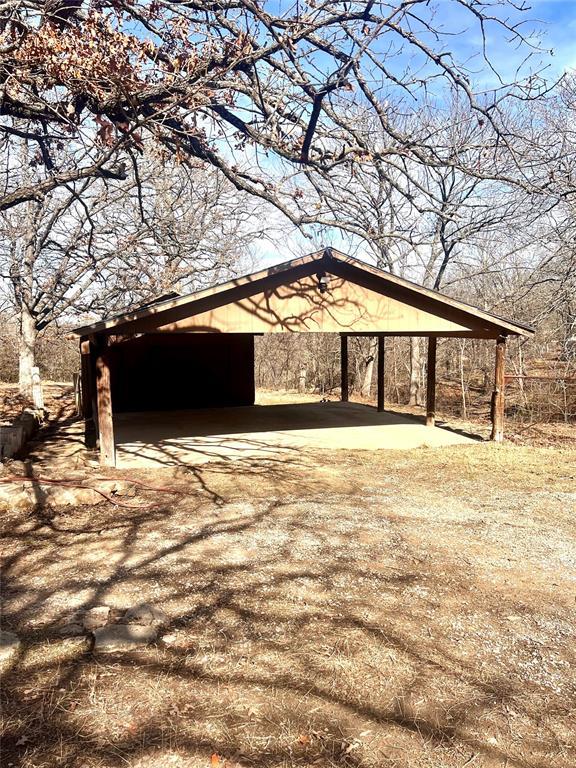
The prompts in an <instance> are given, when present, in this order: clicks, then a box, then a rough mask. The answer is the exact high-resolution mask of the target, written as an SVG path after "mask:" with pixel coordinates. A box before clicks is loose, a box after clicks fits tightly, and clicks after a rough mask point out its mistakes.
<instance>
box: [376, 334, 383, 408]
mask: <svg viewBox="0 0 576 768" xmlns="http://www.w3.org/2000/svg"><path fill="white" fill-rule="evenodd" d="M384 343H385V342H384V336H378V371H377V379H378V382H377V384H378V406H377V407H378V411H380V412H382V411H383V410H384V393H385V387H384V370H385V368H384V362H385V347H384Z"/></svg>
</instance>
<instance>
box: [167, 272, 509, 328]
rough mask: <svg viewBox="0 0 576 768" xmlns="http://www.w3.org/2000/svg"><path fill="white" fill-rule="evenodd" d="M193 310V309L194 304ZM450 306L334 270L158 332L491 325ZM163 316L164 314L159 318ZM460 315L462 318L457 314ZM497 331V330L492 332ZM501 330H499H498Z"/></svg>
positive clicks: (176, 321) (285, 285)
mask: <svg viewBox="0 0 576 768" xmlns="http://www.w3.org/2000/svg"><path fill="white" fill-rule="evenodd" d="M191 309H192V308H191ZM452 314H453V313H452V312H451V310H450V308H447V309H446V310H445V311H443V312H442V315H444V316H442V315H441V314H437V313H434V312H433V311H432V309H431V308H430V309H429V310H427V309H424V308H423V307H422V306H415V305H414V304H408V303H406V301H405V300H404V301H401V300H400V299H398V298H395V297H393V296H391V295H384V294H383V293H380V292H376V291H375V290H372V289H370V288H368V287H366V286H362V285H358V284H357V283H354V282H351V281H349V280H346V279H344V278H342V277H339V276H337V275H334V274H331V275H330V287H329V290H328V291H327V292H326V293H321V292H320V290H319V288H318V280H317V278H316V276H315V275H308V276H305V277H301V278H299V279H297V280H293V281H292V282H290V283H287V284H281V285H278V286H276V287H274V288H272V289H269V290H264V291H261V292H259V293H257V294H254V295H252V296H245V297H243V298H239V299H237V300H236V301H234V302H231V303H226V304H224V305H222V306H218V307H214V308H211V309H208V310H206V311H203V312H198V313H197V314H193V315H189V316H187V317H182V318H179V319H175V320H174V321H173V322H167V323H164V324H162V325H159V326H157V327H156V329H155V330H156V332H158V333H175V332H180V333H181V332H197V333H198V332H206V333H282V332H285V331H297V332H299V333H302V332H311V331H314V332H318V331H323V332H356V333H358V332H374V333H414V334H427V333H438V334H444V333H452V334H456V333H461V332H470V331H477V330H481V331H486V330H489V329H488V328H487V326H486V325H483V324H482V323H477V324H476V325H473V324H472V323H469V324H465V323H463V322H461V321H460V322H457V321H456V319H455V318H453V317H449V315H452ZM158 319H159V320H160V318H158ZM459 319H460V318H459ZM493 333H495V332H493ZM496 335H497V334H496Z"/></svg>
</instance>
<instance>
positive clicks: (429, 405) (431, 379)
mask: <svg viewBox="0 0 576 768" xmlns="http://www.w3.org/2000/svg"><path fill="white" fill-rule="evenodd" d="M437 343H438V342H437V339H436V336H430V337H429V338H428V363H427V366H426V426H427V427H433V426H434V424H435V422H436V347H437Z"/></svg>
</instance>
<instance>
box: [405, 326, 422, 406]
mask: <svg viewBox="0 0 576 768" xmlns="http://www.w3.org/2000/svg"><path fill="white" fill-rule="evenodd" d="M421 370H422V360H421V350H420V338H419V337H418V336H412V337H411V338H410V387H409V390H408V392H409V395H408V403H409V405H420V402H421V397H420V394H421V393H420V372H421Z"/></svg>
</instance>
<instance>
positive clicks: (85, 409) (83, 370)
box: [78, 339, 93, 421]
mask: <svg viewBox="0 0 576 768" xmlns="http://www.w3.org/2000/svg"><path fill="white" fill-rule="evenodd" d="M90 355H91V350H90V342H89V341H88V339H81V340H80V408H79V413H78V415H79V416H81V417H82V418H83V419H84V421H88V420H89V419H92V394H93V386H92V359H91V356H90Z"/></svg>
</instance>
